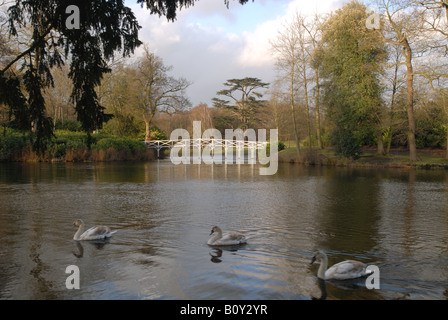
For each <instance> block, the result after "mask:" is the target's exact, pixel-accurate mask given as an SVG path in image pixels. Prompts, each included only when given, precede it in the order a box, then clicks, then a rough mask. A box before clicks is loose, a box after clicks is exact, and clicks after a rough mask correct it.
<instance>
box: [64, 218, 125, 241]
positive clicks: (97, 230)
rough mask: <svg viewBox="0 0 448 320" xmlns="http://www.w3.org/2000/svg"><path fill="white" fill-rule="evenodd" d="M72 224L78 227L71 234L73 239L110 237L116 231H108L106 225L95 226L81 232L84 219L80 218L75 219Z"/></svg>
mask: <svg viewBox="0 0 448 320" xmlns="http://www.w3.org/2000/svg"><path fill="white" fill-rule="evenodd" d="M73 225H74V226H76V227H78V231H76V233H75V235H74V236H73V240H77V241H78V240H101V239H106V238H109V237H111V236H112V235H113V234H114V233H115V232H117V231H110V229H109V227H106V226H95V227H92V228H90V229H88V230H86V231H85V232H84V233H82V231H83V229H84V221H82V220H81V219H77V220H75V222H73Z"/></svg>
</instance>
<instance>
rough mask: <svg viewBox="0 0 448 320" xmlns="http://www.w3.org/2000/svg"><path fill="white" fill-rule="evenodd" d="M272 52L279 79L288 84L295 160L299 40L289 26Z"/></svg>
mask: <svg viewBox="0 0 448 320" xmlns="http://www.w3.org/2000/svg"><path fill="white" fill-rule="evenodd" d="M271 46H272V50H273V51H274V53H275V54H276V57H277V62H276V67H277V69H278V71H279V73H280V75H281V78H282V79H283V80H284V81H285V82H286V83H288V92H289V106H290V113H291V119H292V123H293V126H294V139H295V142H296V148H297V158H298V159H300V158H301V152H300V136H299V130H298V121H297V119H296V93H297V90H298V89H297V86H298V84H297V81H296V80H297V73H298V71H297V69H298V63H299V62H298V61H297V56H298V54H299V52H300V38H299V36H298V34H297V33H296V30H295V28H294V27H293V26H292V25H291V24H286V25H285V26H284V28H282V30H281V31H279V33H278V35H277V38H276V40H275V41H273V42H271Z"/></svg>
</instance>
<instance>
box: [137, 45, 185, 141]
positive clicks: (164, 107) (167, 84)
mask: <svg viewBox="0 0 448 320" xmlns="http://www.w3.org/2000/svg"><path fill="white" fill-rule="evenodd" d="M171 69H172V67H171V66H165V65H164V63H163V61H162V59H161V58H160V57H158V56H156V55H155V54H154V53H152V52H150V51H149V49H148V47H147V46H145V50H144V54H143V57H141V59H140V61H139V62H138V64H137V68H136V74H135V76H136V78H135V79H136V82H137V88H138V90H137V94H138V96H137V100H138V105H139V110H140V113H141V114H142V116H143V121H144V122H145V127H146V135H145V139H147V140H149V139H150V134H151V130H150V128H151V123H152V120H153V118H154V116H155V115H156V114H158V113H168V114H172V113H174V112H178V111H180V110H185V109H187V108H189V107H190V106H191V103H190V101H189V100H188V98H187V97H186V96H185V89H187V88H188V87H189V86H190V84H191V83H190V82H189V81H187V80H186V79H184V78H179V79H176V78H174V77H171V76H169V75H168V72H169V71H170V70H171Z"/></svg>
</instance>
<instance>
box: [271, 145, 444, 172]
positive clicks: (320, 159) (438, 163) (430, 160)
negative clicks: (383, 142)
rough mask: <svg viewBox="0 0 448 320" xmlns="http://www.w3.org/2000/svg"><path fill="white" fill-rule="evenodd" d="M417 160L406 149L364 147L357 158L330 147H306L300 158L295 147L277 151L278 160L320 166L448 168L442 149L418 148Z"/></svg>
mask: <svg viewBox="0 0 448 320" xmlns="http://www.w3.org/2000/svg"><path fill="white" fill-rule="evenodd" d="M417 154H418V161H416V162H410V161H409V154H408V152H407V151H406V150H402V149H397V150H391V152H390V154H389V155H377V154H376V152H375V150H373V149H365V150H364V152H363V153H362V154H361V157H360V158H359V159H357V160H353V159H347V158H344V157H342V156H340V155H337V154H335V152H334V151H333V150H332V149H331V148H326V149H323V150H318V149H312V150H311V151H309V150H308V149H307V148H303V149H302V150H301V158H300V160H299V159H298V157H297V150H296V148H294V147H292V148H286V149H285V150H282V151H280V152H279V162H289V163H299V164H304V165H322V166H353V167H371V168H421V169H432V168H433V169H436V168H438V169H448V160H446V159H445V156H444V155H445V151H444V150H430V149H422V150H418V153H417Z"/></svg>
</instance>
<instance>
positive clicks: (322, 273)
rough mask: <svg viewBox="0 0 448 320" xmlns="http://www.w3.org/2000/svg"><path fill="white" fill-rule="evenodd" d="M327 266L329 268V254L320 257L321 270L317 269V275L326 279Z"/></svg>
mask: <svg viewBox="0 0 448 320" xmlns="http://www.w3.org/2000/svg"><path fill="white" fill-rule="evenodd" d="M327 268H328V258H327V256H323V257H322V258H321V259H320V266H319V270H317V277H318V278H320V279H323V280H325V271H327Z"/></svg>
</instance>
